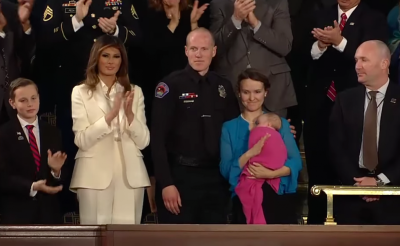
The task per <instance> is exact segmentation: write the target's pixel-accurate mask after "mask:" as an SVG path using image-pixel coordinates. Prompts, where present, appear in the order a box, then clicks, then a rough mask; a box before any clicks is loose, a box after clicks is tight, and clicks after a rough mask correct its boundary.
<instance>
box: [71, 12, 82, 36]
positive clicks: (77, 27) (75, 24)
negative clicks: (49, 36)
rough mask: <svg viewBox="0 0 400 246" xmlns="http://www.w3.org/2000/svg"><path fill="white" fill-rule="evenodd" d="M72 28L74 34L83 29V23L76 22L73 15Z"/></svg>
mask: <svg viewBox="0 0 400 246" xmlns="http://www.w3.org/2000/svg"><path fill="white" fill-rule="evenodd" d="M72 27H73V28H74V32H77V31H78V30H79V29H81V28H82V27H83V21H81V22H78V21H77V19H76V16H75V15H74V17H72Z"/></svg>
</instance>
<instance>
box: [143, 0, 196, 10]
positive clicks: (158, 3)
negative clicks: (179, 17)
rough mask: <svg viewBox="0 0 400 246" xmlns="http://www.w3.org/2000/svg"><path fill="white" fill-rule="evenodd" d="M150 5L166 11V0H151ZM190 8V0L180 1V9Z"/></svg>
mask: <svg viewBox="0 0 400 246" xmlns="http://www.w3.org/2000/svg"><path fill="white" fill-rule="evenodd" d="M149 6H150V8H152V9H155V10H157V11H164V1H163V0H150V2H149ZM187 8H189V0H180V1H179V10H180V11H182V10H185V9H187Z"/></svg>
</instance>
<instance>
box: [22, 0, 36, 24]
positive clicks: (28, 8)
mask: <svg viewBox="0 0 400 246" xmlns="http://www.w3.org/2000/svg"><path fill="white" fill-rule="evenodd" d="M33 4H34V0H18V16H19V20H20V22H21V24H22V25H24V24H27V23H29V17H30V16H31V12H32V7H33Z"/></svg>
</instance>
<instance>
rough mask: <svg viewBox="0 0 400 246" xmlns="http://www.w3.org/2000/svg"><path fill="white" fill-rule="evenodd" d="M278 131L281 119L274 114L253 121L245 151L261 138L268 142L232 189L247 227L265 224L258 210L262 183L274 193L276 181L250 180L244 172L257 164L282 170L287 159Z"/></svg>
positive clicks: (259, 208) (246, 171) (277, 182)
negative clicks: (240, 204) (265, 183)
mask: <svg viewBox="0 0 400 246" xmlns="http://www.w3.org/2000/svg"><path fill="white" fill-rule="evenodd" d="M281 127H282V120H281V118H280V117H279V116H278V115H276V114H274V113H267V114H263V115H261V116H259V117H258V118H257V120H256V127H254V129H253V130H252V131H251V132H250V137H249V149H251V148H252V147H253V146H254V145H255V144H257V142H258V141H259V140H260V139H261V138H262V137H264V136H266V135H269V138H268V139H267V140H266V141H265V143H264V146H263V147H262V149H261V152H260V154H259V155H257V156H254V157H253V158H251V159H250V160H249V162H248V163H247V164H246V165H245V166H244V167H243V171H242V174H241V175H240V178H239V183H238V185H237V186H236V189H235V191H236V194H237V195H238V197H239V199H240V201H241V203H242V205H243V212H244V214H245V216H246V220H247V224H266V221H265V217H264V213H263V208H262V202H263V191H262V186H263V184H264V182H265V181H267V183H268V184H269V185H270V186H271V187H272V189H273V190H274V191H275V192H278V190H279V185H280V178H274V179H267V180H265V179H252V178H249V177H251V174H250V173H249V171H248V170H247V168H248V165H250V164H251V163H258V164H261V165H263V166H264V167H266V168H268V169H272V170H276V169H279V168H281V167H283V166H284V164H285V161H286V159H287V150H286V146H285V143H284V142H283V139H282V137H281V135H280V133H279V130H280V129H281Z"/></svg>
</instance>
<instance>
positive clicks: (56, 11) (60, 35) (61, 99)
mask: <svg viewBox="0 0 400 246" xmlns="http://www.w3.org/2000/svg"><path fill="white" fill-rule="evenodd" d="M138 22H139V16H138V15H137V13H136V10H135V6H134V5H133V0H103V1H97V0H96V1H92V0H79V1H70V0H47V4H46V7H45V8H44V12H43V15H42V18H41V31H40V34H39V35H40V37H39V40H38V43H39V44H40V45H39V46H40V47H39V49H38V50H39V52H40V53H38V54H36V60H35V63H36V64H35V70H36V69H37V71H35V73H37V74H36V76H35V79H36V80H38V81H39V87H40V89H42V88H43V87H45V88H43V91H45V92H47V93H46V94H47V95H46V97H48V98H52V99H50V101H53V103H55V104H56V106H57V115H56V117H57V126H58V127H59V128H60V129H61V130H62V132H63V141H64V143H63V146H65V148H66V152H67V154H68V156H70V157H72V156H75V153H76V151H77V149H76V146H75V145H74V142H73V141H74V140H73V139H74V135H73V132H72V119H71V92H72V88H73V87H74V86H76V85H77V84H79V83H80V82H81V81H82V80H83V79H84V75H85V69H86V67H87V62H88V59H89V54H90V50H91V48H92V45H93V43H94V42H96V39H97V38H99V37H100V36H102V35H113V36H117V37H119V38H120V39H121V41H122V42H123V43H124V44H125V46H126V48H128V47H129V46H132V45H139V44H140V40H141V36H142V35H141V31H140V28H139V24H138ZM49 103H50V102H49ZM73 165H74V164H73V158H70V159H69V160H68V161H67V163H66V166H68V168H69V169H71V170H72V169H73Z"/></svg>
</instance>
